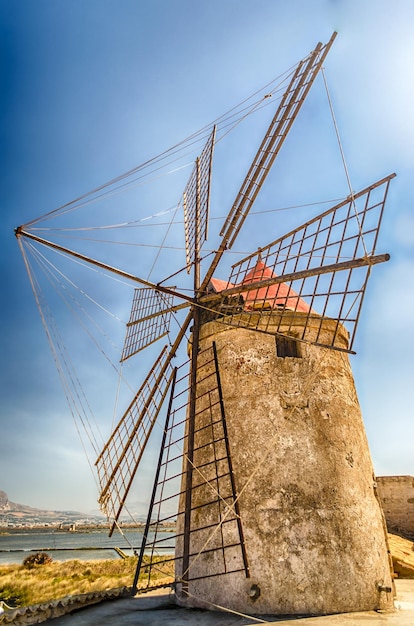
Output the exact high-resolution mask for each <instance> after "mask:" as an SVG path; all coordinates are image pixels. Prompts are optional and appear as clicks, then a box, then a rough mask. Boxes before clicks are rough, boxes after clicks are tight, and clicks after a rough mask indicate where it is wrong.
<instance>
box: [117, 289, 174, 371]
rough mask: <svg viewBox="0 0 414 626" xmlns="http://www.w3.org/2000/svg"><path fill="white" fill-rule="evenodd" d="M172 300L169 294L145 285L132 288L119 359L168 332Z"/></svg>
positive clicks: (126, 356) (126, 357) (129, 355)
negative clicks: (131, 298)
mask: <svg viewBox="0 0 414 626" xmlns="http://www.w3.org/2000/svg"><path fill="white" fill-rule="evenodd" d="M172 302H173V297H172V295H171V294H165V293H161V292H160V291H156V290H154V289H150V288H147V287H143V288H141V289H135V290H134V299H133V302H132V308H131V314H130V318H129V322H128V324H127V332H126V337H125V343H124V348H123V351H122V357H121V361H125V360H126V359H128V358H129V357H131V356H133V355H134V354H137V352H140V350H143V349H144V348H146V347H147V346H149V345H151V344H152V343H154V341H157V340H158V339H161V337H164V336H165V335H167V334H168V332H169V330H170V319H171V307H172Z"/></svg>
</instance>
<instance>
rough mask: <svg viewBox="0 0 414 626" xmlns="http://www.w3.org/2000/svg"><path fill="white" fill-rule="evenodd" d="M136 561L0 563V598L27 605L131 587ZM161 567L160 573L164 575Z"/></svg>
mask: <svg viewBox="0 0 414 626" xmlns="http://www.w3.org/2000/svg"><path fill="white" fill-rule="evenodd" d="M136 563H137V560H136V558H134V557H131V558H127V559H111V560H108V561H65V562H60V561H55V562H53V563H50V564H47V565H38V566H35V567H33V568H32V569H27V568H25V567H24V566H23V565H3V566H0V600H4V601H5V602H6V603H7V604H9V605H11V606H14V607H17V606H29V605H31V604H41V603H43V602H47V601H49V600H55V599H58V598H63V597H64V596H67V595H77V594H83V593H90V592H93V591H103V590H106V589H115V588H117V587H131V586H132V583H133V580H134V575H135V568H136ZM163 569H164V572H163V573H162V574H161V573H160V576H163V577H165V568H163ZM170 573H171V574H172V569H171V568H170ZM171 580H172V578H171Z"/></svg>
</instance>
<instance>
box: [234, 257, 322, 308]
mask: <svg viewBox="0 0 414 626" xmlns="http://www.w3.org/2000/svg"><path fill="white" fill-rule="evenodd" d="M268 278H276V274H274V273H273V272H272V270H271V269H270V268H269V267H267V266H266V265H265V264H264V263H263V261H258V262H257V263H256V265H255V267H254V268H253V269H251V270H250V272H248V273H247V274H246V276H245V277H244V279H243V281H242V283H241V284H242V285H250V284H252V283H258V282H260V281H262V280H266V279H268ZM242 296H243V298H244V300H245V309H246V310H252V309H262V308H269V309H275V308H283V309H289V310H291V311H301V312H303V313H310V312H311V308H310V306H309V305H308V304H306V302H305V301H304V300H302V298H300V297H299V296H298V294H297V293H296V291H294V290H293V289H290V287H288V286H287V284H286V283H279V284H276V285H270V287H261V288H260V289H252V290H251V291H246V292H245V293H242Z"/></svg>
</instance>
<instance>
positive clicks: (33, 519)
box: [0, 490, 104, 526]
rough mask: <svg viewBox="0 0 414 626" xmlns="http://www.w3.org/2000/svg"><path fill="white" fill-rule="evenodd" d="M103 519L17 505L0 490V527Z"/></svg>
mask: <svg viewBox="0 0 414 626" xmlns="http://www.w3.org/2000/svg"><path fill="white" fill-rule="evenodd" d="M103 519H104V518H103V517H102V516H100V515H87V514H85V513H79V512H78V511H47V510H42V509H35V508H33V507H31V506H27V505H26V504H17V503H16V502H12V501H11V500H9V497H8V495H7V493H6V492H5V491H1V490H0V525H6V526H10V525H12V526H16V525H24V526H30V525H42V524H43V525H48V524H61V523H65V522H67V523H68V522H78V521H86V520H88V521H90V522H91V523H102V520H103Z"/></svg>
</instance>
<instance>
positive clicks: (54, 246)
mask: <svg viewBox="0 0 414 626" xmlns="http://www.w3.org/2000/svg"><path fill="white" fill-rule="evenodd" d="M15 235H16V237H17V238H19V237H27V238H28V239H32V240H33V241H37V242H38V243H41V244H42V245H44V246H47V247H49V248H52V249H53V250H58V251H59V252H63V253H64V254H68V255H70V256H73V257H75V259H80V260H81V261H85V263H89V264H90V265H95V266H96V267H100V268H101V269H103V270H106V271H107V272H112V273H113V274H117V275H118V276H122V277H123V278H127V279H128V280H132V281H134V282H136V283H139V284H140V285H144V286H145V287H150V288H151V289H155V290H156V291H161V292H162V293H168V294H169V295H171V296H177V297H178V298H181V299H182V300H186V301H187V302H189V303H192V302H193V298H192V297H190V296H186V295H185V294H182V293H179V292H178V291H175V290H174V289H169V288H168V287H162V286H161V285H156V284H155V283H151V282H150V281H148V280H145V279H144V278H139V276H134V274H130V273H129V272H124V271H123V270H121V269H118V268H116V267H112V266H111V265H107V264H106V263H102V262H101V261H97V260H96V259H92V258H91V257H88V256H86V255H85V254H81V253H80V252H75V250H71V249H70V248H65V247H64V246H60V245H59V244H57V243H53V241H48V240H47V239H43V238H42V237H38V236H37V235H33V234H32V233H28V232H27V231H25V230H23V227H22V226H19V227H18V228H16V230H15Z"/></svg>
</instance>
